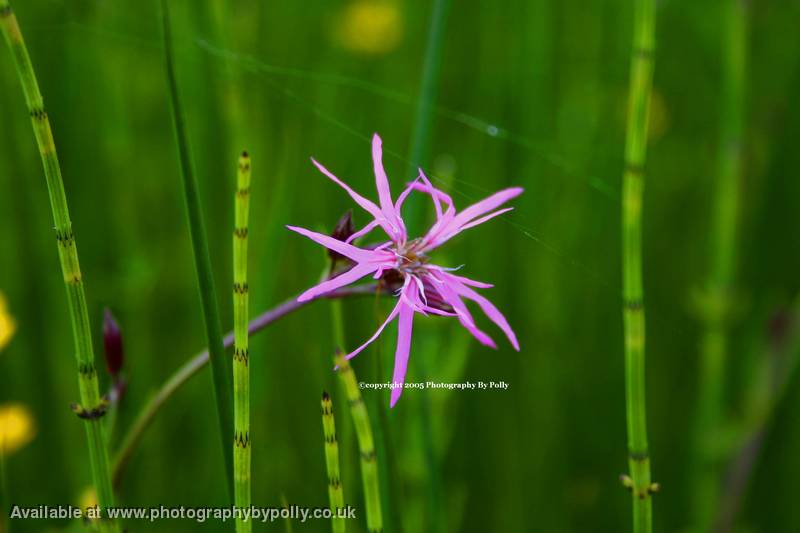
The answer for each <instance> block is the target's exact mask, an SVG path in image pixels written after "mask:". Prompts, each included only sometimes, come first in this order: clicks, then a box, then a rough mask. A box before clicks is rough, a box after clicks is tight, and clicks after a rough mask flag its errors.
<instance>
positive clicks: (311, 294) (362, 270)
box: [297, 263, 380, 302]
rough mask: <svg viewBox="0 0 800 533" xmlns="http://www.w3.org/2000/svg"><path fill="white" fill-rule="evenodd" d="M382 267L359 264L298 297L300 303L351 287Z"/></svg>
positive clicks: (371, 264) (373, 264)
mask: <svg viewBox="0 0 800 533" xmlns="http://www.w3.org/2000/svg"><path fill="white" fill-rule="evenodd" d="M379 266H380V265H378V264H376V263H359V264H357V265H356V266H354V267H353V268H351V269H350V270H348V271H347V272H344V273H342V274H339V275H338V276H336V277H335V278H333V279H329V280H326V281H323V282H322V283H320V284H319V285H315V286H314V287H311V288H310V289H308V290H307V291H305V292H304V293H303V294H301V295H300V296H298V297H297V301H298V302H307V301H308V300H311V299H312V298H316V297H317V296H319V295H321V294H325V293H326V292H330V291H332V290H334V289H338V288H339V287H344V286H345V285H349V284H351V283H353V282H354V281H358V280H360V279H361V278H363V277H364V276H368V275H370V274H372V273H373V272H374V271H376V270H377V269H378V268H379Z"/></svg>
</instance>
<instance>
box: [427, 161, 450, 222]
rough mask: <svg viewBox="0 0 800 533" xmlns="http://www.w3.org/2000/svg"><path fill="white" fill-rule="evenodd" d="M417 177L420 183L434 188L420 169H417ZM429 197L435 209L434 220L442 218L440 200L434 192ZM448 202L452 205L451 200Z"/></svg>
mask: <svg viewBox="0 0 800 533" xmlns="http://www.w3.org/2000/svg"><path fill="white" fill-rule="evenodd" d="M418 179H421V180H422V183H424V184H425V185H427V186H428V187H429V188H430V189H431V190H434V189H435V187H434V186H433V184H432V183H431V180H429V179H428V176H426V175H425V173H424V172H423V171H422V169H419V178H418ZM442 194H444V193H442ZM431 199H432V200H433V208H434V209H435V210H436V220H439V219H440V218H442V202H441V201H440V200H439V197H438V196H437V195H435V194H431ZM450 204H451V205H452V204H453V202H452V201H451V202H450Z"/></svg>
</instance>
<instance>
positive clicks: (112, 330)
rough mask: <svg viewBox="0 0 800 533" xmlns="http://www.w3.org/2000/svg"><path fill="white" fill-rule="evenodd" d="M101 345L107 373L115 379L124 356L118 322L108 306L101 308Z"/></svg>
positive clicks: (120, 368)
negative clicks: (103, 349)
mask: <svg viewBox="0 0 800 533" xmlns="http://www.w3.org/2000/svg"><path fill="white" fill-rule="evenodd" d="M103 345H104V346H105V356H106V366H107V367H108V373H109V374H111V377H112V378H114V381H116V380H117V378H118V377H119V373H120V370H122V363H123V362H124V360H125V357H124V352H123V350H122V332H121V331H120V329H119V324H117V321H116V320H115V319H114V315H112V314H111V310H110V309H108V308H106V309H104V310H103Z"/></svg>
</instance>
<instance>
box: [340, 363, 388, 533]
mask: <svg viewBox="0 0 800 533" xmlns="http://www.w3.org/2000/svg"><path fill="white" fill-rule="evenodd" d="M334 362H335V363H336V365H337V366H338V367H339V378H340V379H341V380H342V384H343V385H344V389H345V393H346V394H347V401H348V402H349V403H350V415H351V416H352V417H353V425H354V426H355V428H356V438H357V440H358V449H359V452H360V453H359V455H360V457H361V482H362V483H363V486H364V500H365V507H366V514H367V531H368V532H369V533H379V532H380V531H383V517H382V515H381V495H380V482H379V480H378V460H377V459H378V457H377V454H376V453H375V442H374V440H373V438H372V426H371V425H370V422H369V414H368V413H367V406H366V405H365V404H364V399H363V398H362V397H361V391H359V389H358V382H357V381H356V375H355V372H353V368H352V367H351V366H350V362H349V361H348V360H347V359H346V358H345V357H344V356H343V355H342V353H341V352H337V353H336V355H335V357H334Z"/></svg>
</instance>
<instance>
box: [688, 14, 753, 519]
mask: <svg viewBox="0 0 800 533" xmlns="http://www.w3.org/2000/svg"><path fill="white" fill-rule="evenodd" d="M721 7H722V13H721V17H720V20H721V26H722V42H721V51H722V54H723V57H722V90H721V100H722V101H721V104H722V106H721V111H722V113H721V114H720V116H721V117H722V124H721V127H720V139H719V154H718V158H719V159H718V164H719V168H718V169H717V174H716V179H715V182H714V193H713V208H712V212H711V214H712V219H711V231H710V238H709V248H708V249H709V252H710V264H709V269H708V273H707V277H706V281H705V286H704V288H703V289H704V290H703V292H702V295H701V296H700V297H699V302H698V307H699V309H698V311H699V316H700V320H701V323H702V325H703V333H702V339H701V344H700V364H699V378H698V401H697V403H698V407H697V416H696V420H695V440H694V442H695V449H696V450H697V454H698V457H697V459H698V460H697V463H696V466H695V468H693V476H694V478H693V480H692V485H693V487H692V493H691V496H692V508H693V515H694V516H693V525H694V526H695V527H697V528H698V530H699V531H708V530H710V528H711V525H712V521H713V519H714V513H715V509H716V507H717V505H716V503H717V501H718V499H719V489H720V483H721V471H722V464H721V462H722V459H723V457H721V456H720V454H721V452H720V450H721V447H720V446H719V445H718V444H717V443H716V442H715V440H716V439H715V437H716V436H718V435H719V434H720V430H721V429H722V427H723V425H724V413H723V406H724V399H723V397H724V383H725V379H726V367H727V358H728V353H729V347H728V345H729V342H728V332H729V329H730V321H731V318H732V315H733V313H734V309H733V308H734V296H735V295H734V294H733V291H734V284H735V278H736V258H737V248H738V246H737V227H738V219H739V198H740V194H741V180H742V135H743V130H744V110H745V79H746V63H747V53H746V50H747V13H746V10H747V6H746V2H743V1H742V0H726V1H725V2H723V3H722V6H721Z"/></svg>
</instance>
